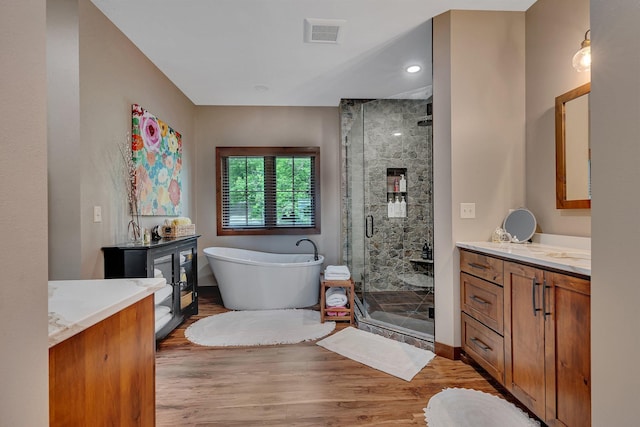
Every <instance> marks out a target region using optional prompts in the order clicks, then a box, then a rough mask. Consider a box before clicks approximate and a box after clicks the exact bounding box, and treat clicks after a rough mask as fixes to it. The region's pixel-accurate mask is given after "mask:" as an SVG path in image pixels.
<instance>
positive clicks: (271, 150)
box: [215, 147, 321, 236]
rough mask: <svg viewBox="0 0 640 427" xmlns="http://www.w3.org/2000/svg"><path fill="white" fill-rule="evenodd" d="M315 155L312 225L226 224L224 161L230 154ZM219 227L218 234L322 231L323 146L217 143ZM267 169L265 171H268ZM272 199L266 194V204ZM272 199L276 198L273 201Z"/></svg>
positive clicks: (275, 233)
mask: <svg viewBox="0 0 640 427" xmlns="http://www.w3.org/2000/svg"><path fill="white" fill-rule="evenodd" d="M234 156H237V157H277V156H283V157H292V156H300V157H312V158H313V177H312V179H313V187H314V188H313V194H312V197H313V200H314V203H313V206H314V209H313V216H314V223H315V225H313V226H307V227H305V226H295V227H286V226H277V227H274V226H263V227H250V228H243V227H224V226H223V223H222V220H223V215H222V208H223V204H222V196H223V194H222V193H223V185H222V181H223V176H222V175H223V170H224V168H223V162H224V161H225V160H226V158H228V157H234ZM215 164H216V166H215V167H216V228H217V235H218V236H242V235H248V236H255V235H298V234H320V222H321V221H320V212H321V205H320V147H216V163H215ZM265 172H266V171H265ZM267 200H269V199H268V198H267V197H265V205H266V203H267ZM272 202H273V201H272Z"/></svg>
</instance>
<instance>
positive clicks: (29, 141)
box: [0, 0, 49, 427]
mask: <svg viewBox="0 0 640 427" xmlns="http://www.w3.org/2000/svg"><path fill="white" fill-rule="evenodd" d="M45 5H46V4H45V2H44V0H8V1H3V2H2V3H0V57H1V58H2V66H0V99H2V102H1V103H0V129H2V136H1V137H0V140H1V141H2V142H1V143H0V146H1V147H2V155H0V183H1V184H0V201H1V202H0V229H1V230H2V242H3V247H2V251H1V252H0V271H2V283H0V342H1V343H2V347H1V349H0V384H2V397H1V398H0V425H2V426H3V427H4V426H33V427H44V426H47V425H48V424H49V422H48V419H49V414H48V407H49V404H48V402H49V400H48V396H49V394H48V392H49V381H48V378H49V376H48V360H49V353H48V338H47V337H48V332H47V302H48V296H47V86H46V78H47V76H46V71H45V70H46V57H45V47H46V46H45V41H46V16H45V14H46V9H45Z"/></svg>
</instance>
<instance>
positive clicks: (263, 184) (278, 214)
mask: <svg viewBox="0 0 640 427" xmlns="http://www.w3.org/2000/svg"><path fill="white" fill-rule="evenodd" d="M216 165H217V168H216V184H217V191H216V209H217V210H216V212H217V217H218V218H217V227H218V235H219V236H228V235H242V234H318V233H320V148H318V147H217V148H216Z"/></svg>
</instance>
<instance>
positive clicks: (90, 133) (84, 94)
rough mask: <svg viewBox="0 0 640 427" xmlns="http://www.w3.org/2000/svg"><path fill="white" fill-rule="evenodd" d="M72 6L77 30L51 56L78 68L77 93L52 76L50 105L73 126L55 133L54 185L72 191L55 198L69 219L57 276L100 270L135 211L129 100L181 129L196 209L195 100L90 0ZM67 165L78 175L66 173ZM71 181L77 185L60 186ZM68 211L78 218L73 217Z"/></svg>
mask: <svg viewBox="0 0 640 427" xmlns="http://www.w3.org/2000/svg"><path fill="white" fill-rule="evenodd" d="M53 4H55V5H57V7H61V6H60V5H59V4H58V3H57V2H53ZM66 7H67V9H70V10H71V12H74V8H77V16H78V20H77V23H76V25H77V31H75V32H74V31H72V30H69V28H67V31H66V32H61V33H59V34H58V36H59V38H60V40H58V41H57V47H58V49H59V50H62V51H63V52H64V53H65V55H62V56H60V57H56V56H52V57H51V58H50V64H52V65H53V66H55V67H58V68H60V69H65V68H66V69H67V72H68V73H71V74H76V73H77V74H78V75H79V78H78V81H79V98H76V96H77V94H76V92H75V91H73V90H72V89H73V84H74V82H73V81H69V80H70V79H69V77H68V75H67V79H65V80H62V79H56V80H52V81H50V82H49V83H50V84H49V87H50V92H51V93H52V94H53V95H56V96H55V98H50V108H51V109H54V110H56V113H55V115H53V114H52V117H62V118H65V117H66V118H68V119H69V121H68V123H67V126H64V127H62V126H58V127H57V129H62V130H61V131H59V132H57V133H51V134H50V137H51V138H50V141H49V144H50V151H52V152H55V153H56V155H55V156H52V158H51V159H50V162H49V168H50V175H51V186H52V187H55V188H51V189H50V193H52V194H56V193H58V194H65V195H66V196H65V198H64V199H62V201H60V200H52V201H51V202H50V208H51V209H50V221H51V222H52V224H56V227H58V226H60V227H62V224H66V225H65V226H64V227H63V228H62V229H58V228H56V229H54V230H52V232H51V241H50V260H51V262H52V264H54V265H52V266H51V269H50V270H51V272H52V276H53V277H51V278H56V279H79V278H101V277H103V274H104V272H103V262H102V251H101V250H100V248H101V247H102V246H105V245H110V244H114V243H118V242H122V241H125V240H126V238H127V237H126V230H127V223H128V220H129V217H128V210H127V206H126V200H125V197H124V195H123V191H122V180H121V174H120V173H119V169H118V168H119V166H120V165H121V161H120V158H119V152H118V149H117V144H118V143H119V142H120V141H122V140H123V139H125V138H126V135H127V133H128V132H130V131H131V104H133V103H137V104H140V105H142V106H143V107H144V108H146V109H147V110H149V111H150V112H152V113H153V114H155V115H157V116H158V117H159V118H161V119H163V120H164V121H166V122H167V123H168V124H169V125H170V126H171V127H173V128H174V129H175V130H177V131H178V132H180V133H181V134H182V142H183V150H184V151H183V173H182V184H183V188H182V202H183V207H184V215H185V216H194V215H195V201H194V198H193V193H194V188H195V184H194V176H195V166H194V163H195V161H194V159H195V152H196V150H195V141H194V111H195V106H194V105H193V103H192V102H191V101H190V100H189V99H188V98H186V96H184V94H182V92H180V91H179V90H178V89H177V88H176V87H175V85H174V84H173V83H171V82H170V81H169V80H168V79H167V77H166V76H165V75H164V74H162V73H161V72H160V71H159V70H158V69H157V68H156V67H155V65H153V64H152V63H151V62H150V61H149V60H148V59H147V58H146V57H145V56H144V55H143V54H142V53H141V52H140V51H139V50H138V49H137V48H136V47H135V46H134V45H133V44H132V43H131V42H130V41H129V40H128V39H127V38H126V37H125V36H124V35H123V34H122V33H121V32H120V31H119V30H118V29H117V28H116V27H115V26H114V25H113V24H112V23H111V22H110V21H109V20H108V19H107V18H106V17H105V16H104V15H103V14H102V13H101V12H100V11H99V10H98V9H97V8H96V7H95V6H94V5H93V4H92V3H91V2H90V1H89V0H70V1H67V5H66ZM64 20H65V23H66V24H67V25H68V26H70V27H71V28H73V16H69V14H67V15H65V18H64ZM74 52H75V58H74V56H73V54H74ZM73 61H75V64H78V65H75V66H73V65H72V64H74V62H73ZM78 66H79V71H78ZM76 89H77V87H76ZM78 110H79V120H78V116H77V115H78ZM52 128H54V129H56V127H55V126H54V127H52ZM78 135H79V137H78ZM78 138H79V139H78ZM70 141H71V142H70ZM76 141H77V143H76ZM69 168H71V169H72V170H73V172H74V175H64V174H68V171H69ZM65 181H66V182H67V183H71V185H69V186H68V187H65V188H64V189H62V190H61V189H59V188H57V186H58V185H61V184H62V183H64V182H65ZM65 200H66V201H71V202H70V203H68V204H67V203H63V202H64V201H65ZM54 203H55V205H54ZM94 206H101V207H102V218H103V220H102V222H101V223H94V222H93V207H94ZM67 218H73V223H72V224H68V223H69V221H68V219H67ZM163 220H164V217H144V218H142V221H141V222H142V226H146V227H151V226H153V225H157V224H160V223H161V222H162V221H163ZM60 251H64V252H65V253H64V254H58V252H60ZM77 260H80V265H79V268H76V264H77ZM67 262H69V266H68V267H67Z"/></svg>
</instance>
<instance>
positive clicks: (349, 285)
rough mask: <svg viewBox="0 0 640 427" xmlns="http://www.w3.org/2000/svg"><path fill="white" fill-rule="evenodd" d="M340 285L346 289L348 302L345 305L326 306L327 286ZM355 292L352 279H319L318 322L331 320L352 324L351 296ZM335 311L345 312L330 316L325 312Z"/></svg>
mask: <svg viewBox="0 0 640 427" xmlns="http://www.w3.org/2000/svg"><path fill="white" fill-rule="evenodd" d="M333 287H341V288H346V289H347V294H348V298H349V302H348V305H347V307H330V308H327V304H326V301H325V300H326V292H327V288H333ZM354 292H355V286H354V283H353V280H352V279H349V280H324V279H322V278H321V279H320V322H321V323H324V321H325V320H333V321H337V322H345V321H347V320H348V321H349V324H351V325H353V323H354V316H353V298H354V297H353V296H354ZM329 311H330V312H332V313H333V312H335V313H347V315H346V316H330V315H328V314H327V312H329Z"/></svg>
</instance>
